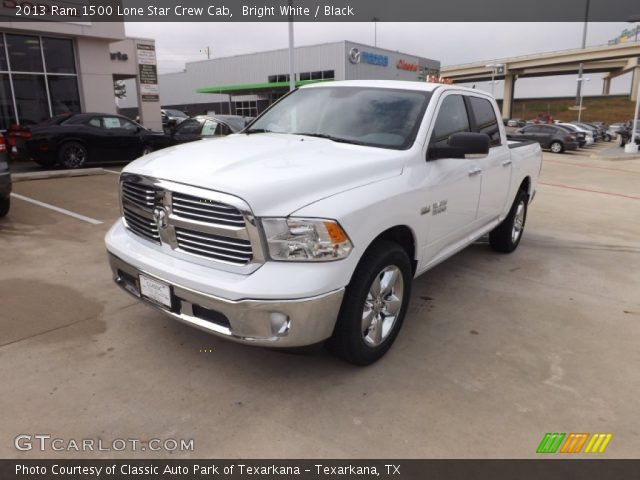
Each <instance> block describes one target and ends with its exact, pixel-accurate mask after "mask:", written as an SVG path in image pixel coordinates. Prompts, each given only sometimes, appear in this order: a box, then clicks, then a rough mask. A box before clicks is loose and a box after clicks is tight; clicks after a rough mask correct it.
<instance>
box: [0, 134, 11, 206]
mask: <svg viewBox="0 0 640 480" xmlns="http://www.w3.org/2000/svg"><path fill="white" fill-rule="evenodd" d="M7 160H8V158H7V146H6V144H5V142H4V136H3V135H2V134H1V133H0V217H4V216H6V215H7V213H9V208H10V207H11V173H10V172H9V163H8V161H7Z"/></svg>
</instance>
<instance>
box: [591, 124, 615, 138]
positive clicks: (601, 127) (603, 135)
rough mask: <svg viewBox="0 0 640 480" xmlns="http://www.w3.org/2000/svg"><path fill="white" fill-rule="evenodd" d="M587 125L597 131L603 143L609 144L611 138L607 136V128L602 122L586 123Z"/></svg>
mask: <svg viewBox="0 0 640 480" xmlns="http://www.w3.org/2000/svg"><path fill="white" fill-rule="evenodd" d="M586 123H587V125H590V126H592V127H593V128H595V129H597V130H598V134H599V135H600V138H601V139H602V140H604V141H605V142H610V141H611V137H608V136H607V126H606V125H605V124H604V123H603V122H586Z"/></svg>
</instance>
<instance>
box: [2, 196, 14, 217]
mask: <svg viewBox="0 0 640 480" xmlns="http://www.w3.org/2000/svg"><path fill="white" fill-rule="evenodd" d="M9 208H11V197H4V198H0V218H2V217H6V216H7V213H9Z"/></svg>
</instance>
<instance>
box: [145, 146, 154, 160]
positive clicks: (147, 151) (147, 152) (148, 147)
mask: <svg viewBox="0 0 640 480" xmlns="http://www.w3.org/2000/svg"><path fill="white" fill-rule="evenodd" d="M151 152H153V147H152V146H151V145H145V146H144V147H142V156H143V157H144V156H145V155H149V154H150V153H151Z"/></svg>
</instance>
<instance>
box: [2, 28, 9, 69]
mask: <svg viewBox="0 0 640 480" xmlns="http://www.w3.org/2000/svg"><path fill="white" fill-rule="evenodd" d="M0 70H2V71H6V70H9V66H8V65H7V55H6V52H5V49H4V35H0Z"/></svg>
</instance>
